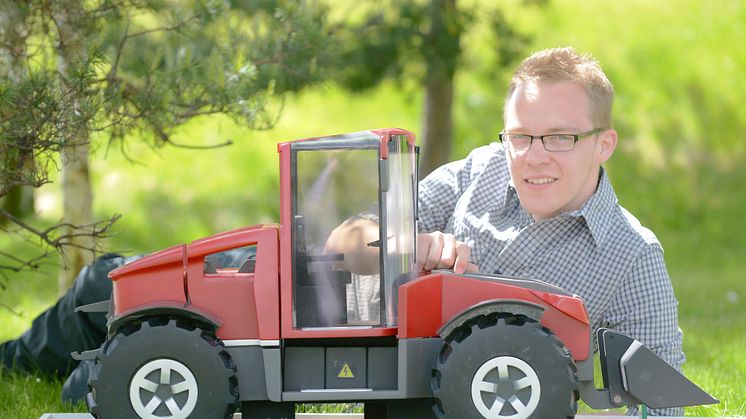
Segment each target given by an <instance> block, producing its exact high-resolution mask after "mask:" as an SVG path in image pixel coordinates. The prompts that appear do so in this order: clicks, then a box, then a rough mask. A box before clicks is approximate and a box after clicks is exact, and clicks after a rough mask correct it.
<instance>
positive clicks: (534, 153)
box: [525, 138, 550, 164]
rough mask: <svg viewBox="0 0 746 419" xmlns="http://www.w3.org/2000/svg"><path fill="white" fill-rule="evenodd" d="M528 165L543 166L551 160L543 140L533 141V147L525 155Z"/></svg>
mask: <svg viewBox="0 0 746 419" xmlns="http://www.w3.org/2000/svg"><path fill="white" fill-rule="evenodd" d="M525 158H526V163H529V164H543V163H547V162H548V161H549V159H550V157H549V152H548V151H546V150H545V149H544V144H542V142H541V139H539V138H534V140H533V141H531V145H530V146H529V148H528V150H526V153H525Z"/></svg>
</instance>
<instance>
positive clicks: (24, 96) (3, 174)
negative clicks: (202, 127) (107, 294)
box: [0, 0, 331, 292]
mask: <svg viewBox="0 0 746 419" xmlns="http://www.w3.org/2000/svg"><path fill="white" fill-rule="evenodd" d="M317 6H318V5H316V4H315V3H314V4H311V3H308V2H306V1H303V0H262V1H249V0H235V1H227V0H226V1H210V0H190V1H176V0H172V1H169V0H94V1H88V2H80V1H78V0H7V1H4V2H2V5H0V160H2V168H1V169H0V198H2V197H4V196H6V195H8V194H9V193H11V195H12V191H13V190H14V189H15V188H18V187H23V186H26V187H39V186H41V185H43V184H45V183H48V182H49V176H48V175H49V172H50V170H52V169H56V168H57V161H58V158H57V157H58V156H59V157H60V158H59V162H60V163H59V165H60V166H61V171H62V186H63V194H64V201H65V202H64V211H65V214H64V218H63V220H62V222H61V223H59V224H57V225H53V226H46V227H38V226H36V225H34V222H32V221H28V220H27V219H24V218H23V217H22V216H20V215H19V214H17V213H14V212H12V211H9V210H8V209H5V208H3V209H0V219H4V220H5V224H4V226H3V227H2V228H3V229H4V230H5V231H7V232H10V233H15V234H25V235H31V237H35V238H37V239H38V240H39V241H40V242H41V244H42V247H43V251H42V252H41V254H40V255H39V256H38V257H35V258H33V259H31V260H22V259H20V258H18V257H16V256H15V255H12V254H7V253H0V259H2V260H0V273H2V272H3V270H5V271H6V272H7V271H8V270H10V271H18V270H21V269H26V268H33V267H35V266H36V265H37V264H38V262H39V261H40V260H41V259H42V258H44V257H45V256H47V254H48V253H49V252H50V251H51V250H52V249H54V250H56V251H58V252H60V254H61V255H62V259H63V261H64V264H63V265H64V267H65V268H66V269H64V270H63V271H64V272H63V274H62V276H61V282H60V291H61V292H63V291H64V289H66V288H67V284H69V283H70V281H71V280H72V274H73V273H75V272H77V271H78V270H79V269H80V268H81V267H82V264H84V263H85V262H86V261H87V260H90V258H91V257H92V255H93V252H94V251H95V250H96V248H97V247H96V246H97V242H96V239H97V238H99V237H102V236H104V235H105V234H106V233H107V230H108V229H109V227H110V226H111V224H112V223H113V222H114V221H115V220H116V218H117V216H116V215H115V216H113V217H111V218H109V219H107V220H103V221H94V220H93V215H92V209H91V203H92V193H91V187H90V173H89V169H88V159H89V155H88V153H89V147H90V144H91V142H92V140H99V141H102V140H103V139H105V140H108V141H110V142H115V143H117V144H120V146H121V145H122V144H123V143H124V139H126V138H128V136H130V135H131V134H137V135H138V136H139V137H140V138H144V139H146V140H148V141H150V142H151V143H152V144H153V145H164V144H171V145H176V146H188V145H179V144H174V142H173V141H172V140H171V134H172V133H173V132H174V130H175V129H177V128H178V127H179V126H181V125H183V124H185V123H186V122H187V121H189V120H191V119H193V118H195V117H199V116H204V115H211V114H216V113H222V114H227V115H230V116H231V117H233V118H234V119H235V120H236V121H238V122H239V123H240V124H243V125H245V126H249V127H252V128H267V127H269V126H270V125H271V124H272V123H273V122H274V120H275V118H276V115H275V113H276V112H274V113H273V112H272V111H270V110H268V107H267V103H268V100H269V99H270V98H272V97H275V96H277V95H281V94H283V93H284V92H288V91H297V90H299V89H301V88H302V87H304V86H306V85H309V84H312V83H314V82H316V81H319V80H321V79H324V78H325V77H324V76H323V75H322V70H323V69H324V68H327V66H325V65H324V64H323V63H324V62H325V60H327V59H329V58H330V57H331V54H330V52H329V43H328V40H327V37H326V33H325V29H324V19H323V18H324V10H323V9H322V8H321V7H320V6H319V7H317ZM227 143H229V142H227ZM227 143H226V144H227ZM219 145H221V144H216V145H214V146H219ZM190 147H191V146H190ZM198 147H199V146H198ZM208 147H209V146H208ZM123 150H124V149H123Z"/></svg>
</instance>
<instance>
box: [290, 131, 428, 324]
mask: <svg viewBox="0 0 746 419" xmlns="http://www.w3.org/2000/svg"><path fill="white" fill-rule="evenodd" d="M279 152H280V155H281V164H282V165H284V166H282V170H281V173H283V174H290V176H287V177H283V178H282V179H281V184H282V187H281V194H282V200H281V202H282V207H281V213H282V218H283V219H282V223H281V225H282V226H283V228H284V231H283V232H282V233H281V246H285V247H284V248H283V251H282V252H280V254H281V259H282V258H283V257H285V259H286V260H281V266H282V268H283V269H282V275H281V276H282V277H283V279H282V282H283V285H282V288H283V289H282V294H283V298H285V303H284V304H282V305H283V307H286V308H287V307H290V308H291V312H289V313H288V312H287V310H284V311H285V313H284V314H286V315H283V316H282V317H283V331H284V332H285V331H289V330H288V329H292V330H294V331H299V330H300V331H314V330H315V331H324V330H326V331H329V330H334V329H339V330H348V331H349V329H360V330H361V331H364V330H366V329H375V328H394V327H395V326H396V324H397V313H396V295H397V292H396V291H397V288H398V286H399V285H401V284H403V283H405V282H407V281H408V280H409V279H410V277H411V276H412V275H413V273H414V272H415V271H416V269H415V237H416V227H415V211H416V187H417V172H416V163H417V152H418V151H417V147H416V146H415V144H414V135H413V134H412V133H409V132H407V131H404V130H397V129H387V130H380V131H364V132H358V133H352V134H345V135H338V136H331V137H322V138H314V139H306V140H300V141H295V142H290V143H283V144H280V145H279ZM288 227H289V228H288ZM288 230H289V231H288ZM341 230H344V231H345V233H344V234H341V233H340V231H341ZM340 241H344V243H340ZM353 241H354V245H351V243H352V242H353ZM344 245H349V246H348V248H347V250H346V251H344V252H342V251H339V250H338V248H339V247H340V246H344ZM286 250H289V251H286ZM287 256H289V260H287V259H288V257H287ZM287 265H289V266H287ZM287 273H290V275H287ZM289 278H290V279H291V281H287V279H289ZM288 291H289V292H288ZM288 295H289V296H290V297H289V298H286V296H288ZM288 303H289V304H288ZM286 327H287V329H286ZM284 335H286V336H287V334H286V333H284Z"/></svg>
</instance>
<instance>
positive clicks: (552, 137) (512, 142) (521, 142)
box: [500, 128, 606, 153]
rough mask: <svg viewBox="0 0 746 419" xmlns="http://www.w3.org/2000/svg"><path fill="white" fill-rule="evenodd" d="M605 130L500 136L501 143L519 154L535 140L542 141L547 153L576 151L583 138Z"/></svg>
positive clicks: (504, 134) (502, 134)
mask: <svg viewBox="0 0 746 419" xmlns="http://www.w3.org/2000/svg"><path fill="white" fill-rule="evenodd" d="M605 130H606V129H605V128H596V129H593V130H590V131H586V132H581V133H580V134H547V135H528V134H506V133H501V134H500V141H501V142H502V143H503V144H505V145H507V146H508V147H510V149H511V150H513V151H515V152H517V153H524V152H526V151H528V149H529V148H531V144H532V143H533V141H534V139H535V138H538V139H540V140H541V144H542V145H544V150H546V151H553V152H556V151H559V152H562V151H572V150H575V143H577V142H578V141H579V140H580V139H581V138H582V137H587V136H589V135H594V134H598V133H599V132H601V131H605Z"/></svg>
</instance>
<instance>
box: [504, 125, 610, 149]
mask: <svg viewBox="0 0 746 419" xmlns="http://www.w3.org/2000/svg"><path fill="white" fill-rule="evenodd" d="M607 129H608V128H594V129H592V130H590V131H586V132H581V133H578V134H563V133H556V134H545V135H531V134H510V133H506V132H501V133H500V134H498V137H499V138H500V142H501V143H503V144H505V143H507V144H508V146H509V147H511V148H512V147H513V146H512V145H511V144H510V142H509V141H506V140H505V136H507V135H520V136H523V137H528V138H529V143H528V147H526V148H525V149H523V150H520V151H528V150H529V149H530V148H531V146H532V145H533V144H534V140H535V139H539V140H541V146H542V147H544V150H546V151H548V152H550V153H563V152H566V151H573V150H575V144H577V142H578V141H580V139H581V138H583V137H587V136H589V135H595V134H598V133H599V132H603V131H606V130H607ZM560 136H567V137H573V142H572V148H570V149H567V150H549V149H547V144H546V143H545V142H544V139H545V138H547V137H560Z"/></svg>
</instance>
